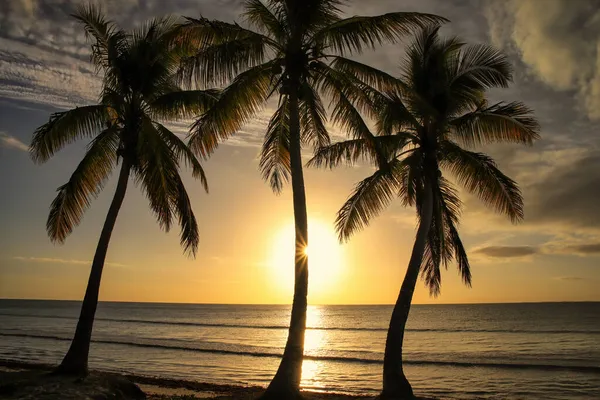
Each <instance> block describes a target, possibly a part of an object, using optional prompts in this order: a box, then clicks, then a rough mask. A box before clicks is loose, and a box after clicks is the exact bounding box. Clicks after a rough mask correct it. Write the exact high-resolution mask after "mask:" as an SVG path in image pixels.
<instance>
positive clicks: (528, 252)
mask: <svg viewBox="0 0 600 400" xmlns="http://www.w3.org/2000/svg"><path fill="white" fill-rule="evenodd" d="M539 252H540V249H539V248H537V247H534V246H486V247H480V248H478V249H475V250H474V251H473V253H475V254H482V255H484V256H487V257H491V258H522V257H529V256H532V255H535V254H538V253H539Z"/></svg>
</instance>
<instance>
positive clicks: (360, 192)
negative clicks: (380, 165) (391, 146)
mask: <svg viewBox="0 0 600 400" xmlns="http://www.w3.org/2000/svg"><path fill="white" fill-rule="evenodd" d="M404 168H405V164H404V163H402V162H401V161H398V160H394V161H392V163H390V168H386V169H380V170H377V171H376V172H375V173H374V174H373V175H371V176H370V177H368V178H366V179H364V180H362V181H361V182H359V183H358V184H357V185H356V187H355V188H354V191H353V193H352V195H351V196H350V197H349V198H348V200H347V201H346V202H345V203H344V205H343V206H342V208H341V209H340V210H339V211H338V214H337V217H336V220H335V228H336V231H337V233H338V235H339V238H340V241H347V240H348V239H349V238H350V236H352V234H354V233H355V232H357V231H359V230H361V229H362V228H364V227H365V226H368V225H369V223H370V221H371V219H372V218H374V217H376V216H377V215H379V214H380V213H381V211H383V210H384V209H385V208H386V207H387V206H388V205H389V203H390V202H391V201H392V199H393V198H394V197H395V196H396V193H397V192H398V190H399V184H400V182H399V180H398V176H399V175H401V173H402V170H403V169H404Z"/></svg>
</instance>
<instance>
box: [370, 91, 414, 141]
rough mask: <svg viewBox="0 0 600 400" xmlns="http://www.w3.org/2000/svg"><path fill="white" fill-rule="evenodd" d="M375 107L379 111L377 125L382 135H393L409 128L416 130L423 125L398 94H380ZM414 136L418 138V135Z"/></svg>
mask: <svg viewBox="0 0 600 400" xmlns="http://www.w3.org/2000/svg"><path fill="white" fill-rule="evenodd" d="M374 108H375V109H376V110H377V113H378V115H377V120H376V122H375V125H376V127H377V132H378V133H379V134H380V135H393V134H394V133H396V132H401V131H406V130H408V129H412V130H415V129H418V128H419V127H420V126H421V124H420V122H419V121H418V120H417V119H416V118H415V116H414V115H413V114H412V113H411V112H410V110H409V109H408V108H407V107H406V105H405V104H404V101H403V99H402V97H401V96H399V95H398V94H395V93H389V94H388V95H386V96H383V95H382V96H378V97H377V98H376V100H375V104H374ZM414 138H415V139H417V136H416V135H414Z"/></svg>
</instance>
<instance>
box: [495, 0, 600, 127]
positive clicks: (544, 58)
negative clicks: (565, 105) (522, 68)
mask: <svg viewBox="0 0 600 400" xmlns="http://www.w3.org/2000/svg"><path fill="white" fill-rule="evenodd" d="M487 6H488V7H487V10H486V11H487V17H488V23H489V26H490V35H491V37H492V40H493V41H494V42H495V44H497V45H499V46H503V47H514V48H515V50H516V51H517V52H518V53H519V54H520V56H521V59H522V60H523V62H524V63H525V64H527V65H528V66H529V67H530V68H531V72H532V73H534V74H535V75H536V76H537V77H538V78H539V79H540V80H541V81H543V82H544V83H546V84H548V85H550V86H552V87H553V88H556V89H558V90H565V91H572V92H575V93H577V95H578V97H579V99H580V100H581V105H582V106H583V108H584V110H585V111H586V113H587V115H588V117H589V118H591V119H600V8H599V7H598V2H597V1H596V0H577V1H573V0H506V1H489V2H488V3H487Z"/></svg>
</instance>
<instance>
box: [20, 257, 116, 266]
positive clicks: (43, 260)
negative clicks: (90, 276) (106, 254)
mask: <svg viewBox="0 0 600 400" xmlns="http://www.w3.org/2000/svg"><path fill="white" fill-rule="evenodd" d="M12 259H13V260H17V261H23V262H34V263H46V264H72V265H91V264H92V262H91V261H89V260H73V259H64V258H51V257H22V256H15V257H13V258H12ZM104 265H108V266H111V267H127V265H125V264H120V263H114V262H106V263H104Z"/></svg>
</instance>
